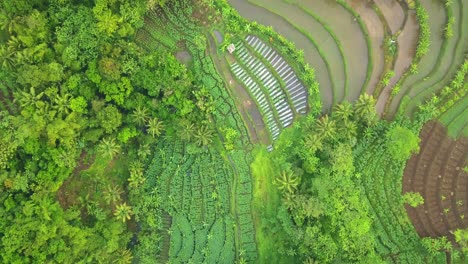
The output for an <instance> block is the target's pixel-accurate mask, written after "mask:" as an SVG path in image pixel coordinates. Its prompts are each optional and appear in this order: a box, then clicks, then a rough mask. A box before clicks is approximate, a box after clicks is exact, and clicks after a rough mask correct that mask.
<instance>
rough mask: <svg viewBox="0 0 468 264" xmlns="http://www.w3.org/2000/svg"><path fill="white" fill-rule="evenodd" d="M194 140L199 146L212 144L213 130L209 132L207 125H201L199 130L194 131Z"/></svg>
mask: <svg viewBox="0 0 468 264" xmlns="http://www.w3.org/2000/svg"><path fill="white" fill-rule="evenodd" d="M194 137H195V140H196V142H197V144H198V145H200V146H207V145H209V144H210V143H211V142H213V139H212V138H213V130H211V129H210V128H209V127H208V126H207V125H202V126H201V127H200V128H198V129H197V131H195V135H194Z"/></svg>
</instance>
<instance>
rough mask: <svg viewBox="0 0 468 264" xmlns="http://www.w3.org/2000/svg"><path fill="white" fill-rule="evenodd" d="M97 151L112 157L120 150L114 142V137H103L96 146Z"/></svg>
mask: <svg viewBox="0 0 468 264" xmlns="http://www.w3.org/2000/svg"><path fill="white" fill-rule="evenodd" d="M98 151H99V152H100V153H101V154H102V155H104V156H106V157H109V158H111V159H112V158H114V157H115V156H116V155H117V154H119V152H120V146H119V145H118V144H117V143H116V142H115V139H114V138H103V139H102V141H101V144H99V146H98Z"/></svg>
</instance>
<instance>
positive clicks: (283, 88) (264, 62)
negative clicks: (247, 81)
mask: <svg viewBox="0 0 468 264" xmlns="http://www.w3.org/2000/svg"><path fill="white" fill-rule="evenodd" d="M260 40H262V39H260ZM262 41H263V40H262ZM264 42H265V41H264ZM265 44H266V43H265ZM266 45H267V46H268V44H266ZM244 47H245V48H246V49H247V50H249V51H250V52H251V53H252V54H255V57H257V58H258V59H259V60H260V61H261V62H262V63H263V64H264V65H265V66H266V68H267V69H268V70H269V71H270V72H271V74H272V75H273V76H274V77H275V78H276V80H277V81H278V83H279V84H280V88H281V90H282V91H283V93H284V94H285V99H286V101H287V102H288V105H289V106H290V107H291V110H292V112H293V114H294V116H296V111H295V110H294V105H293V103H292V101H291V99H290V98H291V96H290V95H289V92H288V90H287V89H286V83H285V82H284V80H283V79H282V78H281V76H279V74H278V73H277V72H276V70H275V69H274V68H273V66H272V65H271V63H270V62H269V61H267V59H266V58H265V57H263V56H262V55H261V54H260V53H259V52H257V51H256V50H255V49H254V48H253V47H252V46H250V45H248V44H244ZM273 50H275V49H273ZM288 65H289V63H288Z"/></svg>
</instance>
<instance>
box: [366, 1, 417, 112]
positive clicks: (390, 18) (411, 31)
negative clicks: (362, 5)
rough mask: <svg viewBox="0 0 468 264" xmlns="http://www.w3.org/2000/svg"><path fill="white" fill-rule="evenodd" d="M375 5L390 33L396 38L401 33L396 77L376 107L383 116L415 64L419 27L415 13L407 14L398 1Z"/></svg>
mask: <svg viewBox="0 0 468 264" xmlns="http://www.w3.org/2000/svg"><path fill="white" fill-rule="evenodd" d="M375 5H376V7H377V8H379V9H380V10H381V12H382V15H383V16H384V18H385V21H386V22H387V24H388V30H390V32H389V33H390V34H392V35H393V36H396V34H397V33H398V32H400V33H399V35H398V37H397V39H396V44H397V46H398V54H397V55H396V58H395V61H394V63H393V67H392V70H393V72H394V76H393V77H392V78H391V79H390V81H389V84H388V85H386V86H385V87H384V89H383V90H382V92H381V93H380V95H379V98H378V101H377V105H376V108H377V112H378V113H379V114H383V112H384V110H385V105H386V104H387V103H388V100H389V98H390V94H391V92H392V90H393V88H394V87H395V85H396V84H397V82H398V81H399V80H400V79H401V78H402V77H403V75H404V74H405V73H406V72H407V71H408V69H409V67H410V65H411V63H412V62H413V58H414V55H415V53H416V45H417V43H418V35H419V25H418V22H417V19H416V15H415V12H414V11H406V12H405V11H404V10H403V8H402V6H401V5H400V4H398V3H397V2H396V1H388V0H385V1H384V0H379V1H375Z"/></svg>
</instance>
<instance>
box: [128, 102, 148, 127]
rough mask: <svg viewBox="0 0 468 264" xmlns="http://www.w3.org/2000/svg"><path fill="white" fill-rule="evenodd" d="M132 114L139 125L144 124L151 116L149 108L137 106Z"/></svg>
mask: <svg viewBox="0 0 468 264" xmlns="http://www.w3.org/2000/svg"><path fill="white" fill-rule="evenodd" d="M131 116H132V117H133V120H134V121H135V123H136V124H137V125H143V124H144V123H145V122H146V120H148V117H149V113H148V108H146V107H144V106H137V107H136V108H135V109H134V110H133V113H132V115H131Z"/></svg>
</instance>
